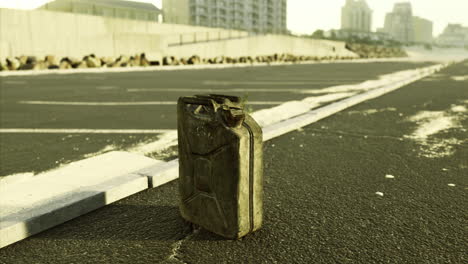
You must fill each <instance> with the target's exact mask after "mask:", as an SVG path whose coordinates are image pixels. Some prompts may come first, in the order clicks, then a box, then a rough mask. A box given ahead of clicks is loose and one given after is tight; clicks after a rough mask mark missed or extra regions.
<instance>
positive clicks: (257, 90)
mask: <svg viewBox="0 0 468 264" xmlns="http://www.w3.org/2000/svg"><path fill="white" fill-rule="evenodd" d="M304 90H305V89H290V88H286V89H283V88H278V89H270V88H230V89H206V88H203V89H196V88H195V89H192V88H154V89H153V88H130V89H127V92H130V93H139V92H173V93H182V92H195V93H212V92H218V93H220V92H235V93H236V92H238V93H244V92H245V93H301V92H303V91H304Z"/></svg>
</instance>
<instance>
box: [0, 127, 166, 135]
mask: <svg viewBox="0 0 468 264" xmlns="http://www.w3.org/2000/svg"><path fill="white" fill-rule="evenodd" d="M171 131H174V130H173V129H80V128H78V129H75V128H71V129H70V128H0V133H3V134H7V133H8V134H10V133H11V134H14V133H28V134H29V133H31V134H163V133H167V132H171Z"/></svg>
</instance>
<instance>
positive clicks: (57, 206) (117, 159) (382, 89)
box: [0, 64, 448, 248]
mask: <svg viewBox="0 0 468 264" xmlns="http://www.w3.org/2000/svg"><path fill="white" fill-rule="evenodd" d="M446 66H448V64H439V65H435V66H431V67H426V68H423V69H420V70H419V71H418V72H417V73H415V74H412V75H411V76H405V77H404V78H403V79H399V80H391V83H389V84H386V85H381V86H379V87H376V88H374V89H372V90H369V91H367V92H364V93H361V94H358V95H355V96H351V97H349V98H346V99H343V100H341V101H338V102H336V103H332V104H329V105H326V106H324V107H320V108H318V109H315V110H312V111H309V112H307V113H305V114H301V115H299V116H296V117H293V118H290V119H287V120H284V121H280V122H278V123H275V124H273V125H269V126H267V127H264V128H263V131H264V141H267V140H270V139H272V138H275V137H278V136H281V135H283V134H285V133H288V132H291V131H294V130H297V129H298V128H300V127H303V126H306V125H309V124H312V123H314V122H316V121H318V120H321V119H323V118H326V117H328V116H330V115H333V114H335V113H337V112H339V111H342V110H344V109H346V108H349V107H351V106H354V105H356V104H359V103H361V102H364V101H366V100H369V99H373V98H376V97H379V96H381V95H384V94H386V93H389V92H391V91H394V90H396V89H398V88H401V87H403V86H405V85H407V84H409V83H412V82H414V81H417V80H419V79H421V78H424V77H426V76H428V75H430V74H432V73H434V72H436V71H439V70H440V69H442V68H444V67H446ZM178 168H179V164H178V160H177V159H176V160H172V161H170V162H162V161H158V160H154V159H150V158H147V157H145V156H142V155H138V154H132V153H128V152H109V153H105V154H102V155H99V156H95V157H93V158H89V159H86V160H82V161H78V162H74V163H71V164H69V165H67V166H65V167H63V168H59V169H57V170H53V171H50V172H46V173H44V174H39V175H37V176H35V177H33V179H31V180H28V181H27V182H23V181H22V182H19V183H17V184H16V185H15V184H12V185H8V189H7V188H5V190H4V191H2V192H0V219H1V220H0V248H1V247H5V246H7V245H9V244H12V243H15V242H17V241H19V240H22V239H24V238H26V237H28V236H31V235H34V234H37V233H39V232H41V231H44V230H46V229H48V228H51V227H53V226H56V225H58V224H61V223H63V222H65V221H68V220H70V219H73V218H75V217H78V216H80V215H83V214H85V213H88V212H90V211H93V210H95V209H97V208H100V207H103V206H105V205H107V204H110V203H113V202H115V201H117V200H119V199H122V198H125V197H128V196H130V195H132V194H135V193H137V192H140V191H143V190H145V189H148V188H154V187H157V186H160V185H163V184H165V183H167V182H170V181H172V180H175V179H177V178H178ZM51 186H53V188H50V187H51Z"/></svg>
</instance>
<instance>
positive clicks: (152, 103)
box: [18, 101, 283, 106]
mask: <svg viewBox="0 0 468 264" xmlns="http://www.w3.org/2000/svg"><path fill="white" fill-rule="evenodd" d="M18 103H19V104H30V105H71V106H142V105H177V102H175V101H148V102H64V101H19V102H18ZM282 103H283V102H279V101H265V102H262V101H252V102H247V105H277V104H282Z"/></svg>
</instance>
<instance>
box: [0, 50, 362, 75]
mask: <svg viewBox="0 0 468 264" xmlns="http://www.w3.org/2000/svg"><path fill="white" fill-rule="evenodd" d="M344 59H353V57H339V56H335V57H332V56H326V57H314V56H295V55H292V54H274V55H271V56H256V57H251V56H245V57H235V58H233V57H227V56H218V57H215V58H200V57H199V56H196V55H194V56H191V57H189V58H177V57H174V56H166V57H163V58H162V60H161V61H159V60H149V59H148V58H147V57H146V55H145V53H141V54H137V55H134V56H124V55H122V56H120V57H118V58H112V57H97V56H96V55H94V54H90V55H87V56H84V57H83V58H82V59H77V58H72V57H64V58H61V59H60V60H58V59H57V58H56V57H55V56H52V55H49V56H45V58H44V59H38V58H37V57H35V56H20V57H14V58H13V57H10V58H6V59H5V60H0V71H17V70H45V69H80V68H115V67H135V66H139V67H146V66H176V65H197V64H236V63H250V64H252V63H274V62H290V63H297V62H303V61H322V60H344Z"/></svg>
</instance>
